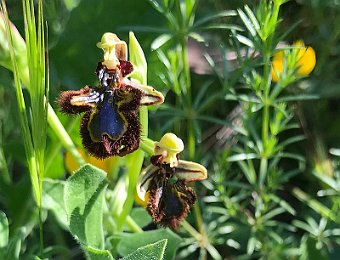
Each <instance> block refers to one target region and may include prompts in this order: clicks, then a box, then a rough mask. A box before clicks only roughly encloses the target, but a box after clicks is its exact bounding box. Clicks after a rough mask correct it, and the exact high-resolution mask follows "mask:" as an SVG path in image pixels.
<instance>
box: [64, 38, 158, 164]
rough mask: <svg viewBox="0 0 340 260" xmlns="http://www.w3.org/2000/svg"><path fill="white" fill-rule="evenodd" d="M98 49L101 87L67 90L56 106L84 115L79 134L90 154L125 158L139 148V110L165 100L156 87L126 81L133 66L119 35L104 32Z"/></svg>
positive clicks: (67, 111)
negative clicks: (141, 107)
mask: <svg viewBox="0 0 340 260" xmlns="http://www.w3.org/2000/svg"><path fill="white" fill-rule="evenodd" d="M97 46H98V47H99V48H102V49H103V51H104V60H103V61H101V62H98V65H97V69H96V74H97V76H98V80H99V85H98V86H95V87H93V86H86V87H84V88H82V89H80V90H76V91H64V92H62V93H61V94H60V96H59V98H58V100H57V103H58V105H59V106H60V108H61V111H62V112H64V113H67V114H80V113H85V114H84V116H83V118H82V121H81V126H80V134H81V137H82V142H83V146H84V147H85V148H86V149H87V151H88V152H89V154H90V155H92V156H94V157H96V158H99V159H104V158H107V157H110V156H114V155H118V156H124V155H126V154H128V153H131V152H133V151H135V150H136V149H138V147H139V142H140V122H139V118H138V112H139V107H140V106H147V105H155V104H161V103H163V101H164V97H163V95H162V93H160V92H158V91H156V90H155V89H154V88H153V87H150V86H144V85H140V84H138V83H135V82H132V81H131V80H129V79H128V78H127V76H128V75H129V74H130V73H131V72H132V71H133V65H132V64H131V63H130V62H129V61H128V60H127V45H126V43H125V42H124V41H121V40H120V39H119V38H118V37H117V35H115V34H113V33H105V34H104V35H103V37H102V39H101V42H99V43H98V44H97Z"/></svg>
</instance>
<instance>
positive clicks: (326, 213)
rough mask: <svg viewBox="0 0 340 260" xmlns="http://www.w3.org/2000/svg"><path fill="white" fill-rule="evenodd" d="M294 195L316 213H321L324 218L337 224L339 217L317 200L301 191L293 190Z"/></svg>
mask: <svg viewBox="0 0 340 260" xmlns="http://www.w3.org/2000/svg"><path fill="white" fill-rule="evenodd" d="M293 194H294V196H295V197H297V198H298V199H299V200H300V201H303V202H305V203H306V204H307V205H308V206H309V207H310V208H312V209H313V210H314V211H316V212H317V213H319V214H320V215H322V216H323V217H326V218H330V219H331V220H333V221H335V222H337V217H336V216H335V215H334V213H333V212H332V210H330V209H329V208H327V207H326V206H325V205H324V204H322V203H321V202H319V201H317V200H316V199H314V198H312V197H311V196H309V195H308V194H307V193H305V192H303V191H302V190H301V189H299V188H294V189H293ZM337 223H338V222H337Z"/></svg>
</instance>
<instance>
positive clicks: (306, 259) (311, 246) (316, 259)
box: [300, 237, 328, 260]
mask: <svg viewBox="0 0 340 260" xmlns="http://www.w3.org/2000/svg"><path fill="white" fill-rule="evenodd" d="M316 244H317V241H316V240H315V239H313V238H311V237H308V238H307V239H304V240H303V242H302V244H301V251H302V252H301V256H300V260H326V259H328V257H327V255H326V252H325V250H323V248H319V249H318V248H317V246H316Z"/></svg>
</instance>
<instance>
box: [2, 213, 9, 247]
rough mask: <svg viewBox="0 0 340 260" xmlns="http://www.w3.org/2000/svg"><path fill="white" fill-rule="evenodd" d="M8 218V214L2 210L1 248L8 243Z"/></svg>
mask: <svg viewBox="0 0 340 260" xmlns="http://www.w3.org/2000/svg"><path fill="white" fill-rule="evenodd" d="M8 232H9V231H8V219H7V217H6V214H5V213H4V212H2V211H0V248H1V247H5V246H7V244H8Z"/></svg>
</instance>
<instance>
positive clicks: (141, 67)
mask: <svg viewBox="0 0 340 260" xmlns="http://www.w3.org/2000/svg"><path fill="white" fill-rule="evenodd" d="M129 51H130V61H131V62H132V64H133V65H134V66H135V71H136V72H137V73H135V74H133V75H132V78H133V79H134V80H137V81H139V82H140V83H141V84H143V85H146V84H147V63H146V59H145V56H144V53H143V50H142V48H141V47H140V45H139V43H138V41H137V39H136V37H135V35H134V34H133V33H132V32H130V33H129ZM139 118H140V125H141V136H143V137H147V136H148V108H147V107H141V108H140V112H139ZM142 143H143V142H142ZM126 158H127V161H128V163H127V164H128V165H127V169H128V173H127V174H128V177H129V187H128V192H127V198H126V200H125V203H124V206H123V210H122V212H121V214H120V215H119V217H118V219H117V229H118V231H121V230H122V227H123V224H124V222H125V221H126V219H127V216H128V214H129V212H130V211H131V209H132V206H133V202H134V197H135V193H136V186H137V181H138V176H139V173H140V171H141V169H142V166H143V161H144V152H143V151H142V149H138V150H137V151H135V152H134V153H132V154H129V155H128V156H126Z"/></svg>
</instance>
